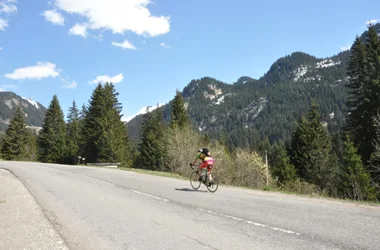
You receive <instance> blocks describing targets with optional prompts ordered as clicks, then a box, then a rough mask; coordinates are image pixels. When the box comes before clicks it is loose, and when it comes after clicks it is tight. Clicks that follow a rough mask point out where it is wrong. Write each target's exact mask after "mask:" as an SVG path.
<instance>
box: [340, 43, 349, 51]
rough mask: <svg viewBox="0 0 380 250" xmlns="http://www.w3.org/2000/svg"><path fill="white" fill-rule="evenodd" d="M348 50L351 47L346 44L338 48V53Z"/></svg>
mask: <svg viewBox="0 0 380 250" xmlns="http://www.w3.org/2000/svg"><path fill="white" fill-rule="evenodd" d="M350 48H351V45H349V44H347V45H344V46H342V47H340V51H346V50H349V49H350Z"/></svg>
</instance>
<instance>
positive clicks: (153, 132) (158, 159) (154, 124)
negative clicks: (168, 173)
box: [138, 108, 167, 170]
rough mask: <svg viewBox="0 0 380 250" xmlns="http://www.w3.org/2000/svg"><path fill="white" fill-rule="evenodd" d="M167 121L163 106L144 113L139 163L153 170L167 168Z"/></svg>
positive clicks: (140, 165) (142, 166)
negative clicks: (164, 118)
mask: <svg viewBox="0 0 380 250" xmlns="http://www.w3.org/2000/svg"><path fill="white" fill-rule="evenodd" d="M165 138H166V137H165V123H164V120H163V113H162V109H161V108H157V109H156V110H155V111H154V112H152V113H149V112H147V113H146V114H144V121H143V124H142V126H141V142H140V144H139V158H138V165H139V167H141V168H147V169H151V170H166V167H165V160H166V157H167V148H166V144H167V143H166V141H165Z"/></svg>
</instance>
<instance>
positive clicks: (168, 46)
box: [160, 43, 170, 48]
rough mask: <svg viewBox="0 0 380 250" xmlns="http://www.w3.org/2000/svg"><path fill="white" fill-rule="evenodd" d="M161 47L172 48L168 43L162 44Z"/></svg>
mask: <svg viewBox="0 0 380 250" xmlns="http://www.w3.org/2000/svg"><path fill="white" fill-rule="evenodd" d="M160 46H161V47H163V48H170V45H168V44H166V43H160Z"/></svg>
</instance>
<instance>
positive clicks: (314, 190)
mask: <svg viewBox="0 0 380 250" xmlns="http://www.w3.org/2000/svg"><path fill="white" fill-rule="evenodd" d="M281 190H284V191H287V192H292V193H297V194H304V195H321V194H322V193H321V191H320V190H319V188H318V187H317V186H316V185H314V184H311V183H308V182H305V181H302V180H300V179H296V180H295V181H289V182H287V183H285V184H284V186H283V187H282V188H281Z"/></svg>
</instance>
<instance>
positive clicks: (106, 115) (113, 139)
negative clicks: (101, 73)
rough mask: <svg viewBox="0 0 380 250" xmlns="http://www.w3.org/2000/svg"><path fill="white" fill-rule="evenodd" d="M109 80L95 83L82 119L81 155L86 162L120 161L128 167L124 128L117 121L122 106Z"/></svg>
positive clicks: (126, 132) (129, 162) (129, 153)
mask: <svg viewBox="0 0 380 250" xmlns="http://www.w3.org/2000/svg"><path fill="white" fill-rule="evenodd" d="M118 95H119V93H117V92H116V90H115V88H114V85H113V84H112V83H106V84H105V85H104V87H103V86H102V85H101V84H98V86H97V87H96V89H95V90H94V92H93V94H92V97H91V100H90V107H89V108H88V111H87V112H86V117H85V119H84V128H83V137H84V142H85V144H84V147H83V155H84V156H85V158H86V159H87V162H120V163H122V165H123V166H124V167H129V166H131V164H132V162H131V159H132V153H131V145H130V141H129V136H128V131H127V128H126V126H125V125H124V123H123V122H122V121H121V117H122V115H121V114H120V113H121V110H122V105H121V104H120V103H119V102H118V99H117V96H118Z"/></svg>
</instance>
